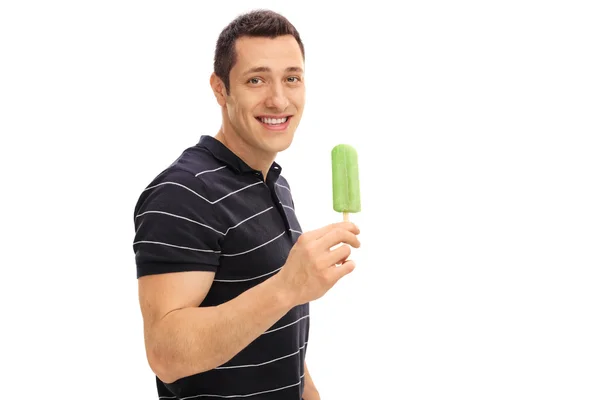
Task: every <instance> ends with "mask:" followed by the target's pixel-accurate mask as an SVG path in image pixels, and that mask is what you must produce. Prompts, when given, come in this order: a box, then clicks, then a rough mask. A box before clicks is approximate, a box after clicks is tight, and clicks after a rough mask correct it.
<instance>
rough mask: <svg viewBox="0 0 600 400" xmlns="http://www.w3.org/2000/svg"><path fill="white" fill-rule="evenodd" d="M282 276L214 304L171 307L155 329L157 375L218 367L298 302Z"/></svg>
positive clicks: (169, 377)
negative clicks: (291, 295) (281, 278)
mask: <svg viewBox="0 0 600 400" xmlns="http://www.w3.org/2000/svg"><path fill="white" fill-rule="evenodd" d="M280 287H281V285H279V280H278V276H277V275H275V276H274V277H272V278H270V279H268V280H266V281H265V282H263V283H262V284H260V285H257V286H255V287H254V288H252V289H250V290H248V291H246V292H244V293H242V294H241V295H240V296H238V297H236V298H235V299H233V300H231V301H228V302H226V303H223V304H221V305H218V306H214V307H191V308H184V309H180V310H176V311H172V312H171V313H169V314H167V315H166V316H165V317H164V318H163V319H162V320H161V321H160V322H158V323H157V324H156V326H155V327H154V329H153V330H152V333H150V335H152V337H150V338H149V339H150V340H149V341H148V342H149V343H153V348H151V349H149V350H150V352H149V353H150V354H152V355H153V356H154V357H155V358H154V359H155V361H156V362H155V367H154V368H153V369H154V370H155V373H157V375H158V376H159V378H160V379H161V380H163V381H164V382H166V383H170V382H173V381H175V380H177V379H180V378H182V377H185V376H190V375H193V374H197V373H200V372H203V371H207V370H210V369H213V368H215V367H218V366H219V365H222V364H224V363H225V362H227V361H228V360H230V359H231V358H232V357H233V356H235V355H236V354H237V353H239V352H240V351H241V350H242V349H244V348H245V347H246V346H248V345H249V344H250V343H251V342H252V341H254V340H255V339H256V338H257V337H258V336H260V335H261V334H262V333H264V332H265V331H266V330H267V329H268V328H269V327H271V326H272V325H273V324H274V323H275V322H277V321H278V320H279V319H280V318H281V317H283V316H284V315H285V314H286V313H287V312H288V311H289V310H290V308H291V307H292V306H293V305H294V304H293V301H292V299H291V298H290V296H289V294H288V293H285V292H284V291H283V290H282V289H280Z"/></svg>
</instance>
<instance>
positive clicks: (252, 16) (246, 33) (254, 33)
mask: <svg viewBox="0 0 600 400" xmlns="http://www.w3.org/2000/svg"><path fill="white" fill-rule="evenodd" d="M284 35H292V36H293V37H294V38H295V39H296V42H298V45H299V46H300V51H302V58H304V44H303V43H302V39H301V38H300V34H299V33H298V31H297V30H296V28H295V27H294V25H292V24H291V22H290V21H288V19H287V18H285V17H284V16H283V15H281V14H278V13H276V12H274V11H270V10H254V11H250V12H248V13H245V14H242V15H239V16H238V17H237V18H236V19H234V20H233V21H231V22H230V23H229V25H227V26H226V27H225V28H224V29H223V31H221V34H220V35H219V38H218V39H217V45H216V49H215V59H214V72H215V74H216V75H217V76H218V77H219V78H221V80H222V81H223V83H224V84H225V90H226V91H227V94H229V88H230V84H229V73H230V72H231V69H232V68H233V66H234V65H235V63H236V59H237V56H236V52H235V43H236V40H237V39H239V38H241V37H268V38H276V37H278V36H284Z"/></svg>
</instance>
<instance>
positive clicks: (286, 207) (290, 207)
mask: <svg viewBox="0 0 600 400" xmlns="http://www.w3.org/2000/svg"><path fill="white" fill-rule="evenodd" d="M280 203H281V202H280ZM281 205H282V206H283V207H284V208H289V209H290V210H292V211H296V210H294V209H293V208H292V207H290V206H286V205H285V204H283V203H281Z"/></svg>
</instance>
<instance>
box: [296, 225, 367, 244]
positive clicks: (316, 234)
mask: <svg viewBox="0 0 600 400" xmlns="http://www.w3.org/2000/svg"><path fill="white" fill-rule="evenodd" d="M338 228H340V229H345V230H347V231H350V232H352V233H354V234H355V235H358V234H359V233H360V229H358V226H356V224H354V223H353V222H348V221H344V222H336V223H333V224H329V225H326V226H324V227H322V228H319V229H315V230H314V231H309V232H306V233H304V235H305V236H306V237H307V238H309V239H312V240H316V239H320V238H322V237H323V236H325V235H326V234H327V233H329V232H331V231H332V230H335V229H338Z"/></svg>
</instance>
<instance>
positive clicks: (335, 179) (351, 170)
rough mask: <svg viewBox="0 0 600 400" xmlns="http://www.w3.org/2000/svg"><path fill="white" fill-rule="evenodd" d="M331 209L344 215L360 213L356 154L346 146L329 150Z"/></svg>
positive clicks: (339, 145) (345, 217)
mask: <svg viewBox="0 0 600 400" xmlns="http://www.w3.org/2000/svg"><path fill="white" fill-rule="evenodd" d="M331 167H332V186H333V209H334V210H335V211H337V212H341V213H343V214H344V221H348V220H349V213H357V212H359V211H360V182H359V177H358V154H357V153H356V150H355V149H354V148H353V147H352V146H350V145H348V144H338V145H337V146H335V147H334V148H333V150H331Z"/></svg>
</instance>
